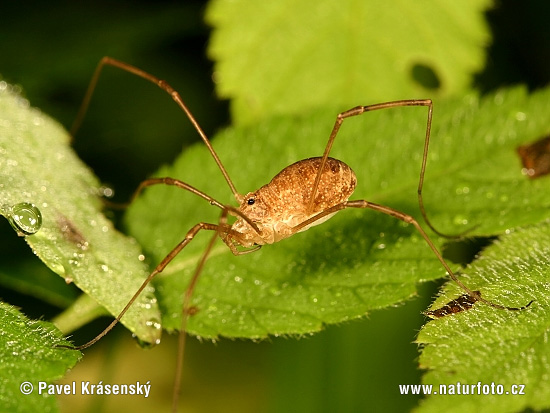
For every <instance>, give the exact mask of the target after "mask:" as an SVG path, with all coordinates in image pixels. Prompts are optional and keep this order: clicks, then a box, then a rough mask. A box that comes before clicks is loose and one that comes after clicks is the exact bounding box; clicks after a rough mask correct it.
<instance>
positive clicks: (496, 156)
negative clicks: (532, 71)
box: [126, 89, 550, 338]
mask: <svg viewBox="0 0 550 413" xmlns="http://www.w3.org/2000/svg"><path fill="white" fill-rule="evenodd" d="M354 103H372V102H354ZM548 111H550V91H549V90H544V91H542V92H540V93H536V94H533V95H530V96H529V95H527V94H526V93H525V91H524V90H523V89H511V90H508V91H502V92H499V93H498V94H496V95H491V96H488V97H486V98H484V99H482V100H480V99H479V98H478V97H476V96H475V95H470V96H468V97H466V98H464V99H461V100H450V101H446V102H437V103H436V105H435V110H434V113H435V115H434V123H433V133H432V151H431V155H430V159H429V162H428V172H427V175H426V186H425V195H426V196H425V201H426V202H425V203H426V207H427V211H428V214H429V216H430V217H431V218H432V221H433V223H434V224H435V225H436V226H437V227H439V228H441V229H442V230H445V231H447V232H451V233H459V232H462V231H464V230H466V229H468V228H471V227H472V226H473V225H477V227H476V228H475V230H474V231H472V232H471V234H472V235H495V234H500V233H503V232H505V231H506V230H507V229H509V228H513V227H515V226H519V225H528V224H533V223H537V222H540V221H541V220H543V219H547V218H549V217H550V208H549V206H550V197H549V196H548V191H547V190H546V186H547V180H545V179H540V180H538V181H532V180H529V179H527V178H526V177H525V176H524V175H522V173H521V165H520V162H519V159H518V158H517V156H516V155H515V147H516V146H517V145H518V144H520V143H524V142H528V141H532V140H535V139H537V138H538V137H540V136H541V135H542V134H544V133H548V131H549V129H550V126H549V125H548V122H547V115H546V114H547V113H548ZM336 113H337V111H336V110H334V109H331V110H325V111H320V112H315V113H311V114H310V115H308V116H303V117H300V118H289V117H281V118H273V119H270V120H266V121H264V122H262V123H260V124H258V125H257V126H254V127H247V128H237V129H228V130H226V131H225V132H224V133H222V134H220V135H219V136H218V137H217V138H216V139H215V147H216V149H217V151H218V153H219V155H220V157H221V158H222V160H223V162H224V163H225V166H226V167H227V169H228V172H229V174H230V175H231V176H232V177H233V179H234V183H235V185H236V187H237V188H238V189H240V190H241V191H242V193H246V192H248V191H253V190H254V189H256V188H258V187H260V186H261V185H262V184H265V183H267V182H268V181H269V180H270V179H271V177H273V176H274V175H275V174H276V173H277V172H279V171H280V170H281V169H282V168H284V167H285V166H287V165H289V164H291V163H292V162H295V161H297V160H299V159H304V158H307V157H311V156H315V155H320V154H322V152H323V149H324V146H325V144H326V139H327V138H328V135H329V133H330V130H331V128H332V126H333V120H334V118H335V114H336ZM426 113H427V109H426V108H398V109H392V110H384V111H377V112H372V113H368V114H365V115H362V116H361V117H358V118H353V119H349V120H346V121H345V122H344V125H343V126H342V129H341V131H340V134H339V136H338V138H337V140H336V142H335V144H334V148H333V152H332V153H331V155H332V156H334V157H336V158H338V159H341V160H344V161H345V162H347V163H348V164H349V165H350V166H351V167H352V168H353V169H354V170H355V172H356V174H357V177H358V186H357V189H356V192H355V195H353V196H352V199H362V198H365V199H368V200H370V201H373V202H377V203H381V204H384V205H388V206H391V207H394V208H396V209H398V210H400V211H404V212H406V213H410V214H412V215H413V216H415V217H417V218H418V219H420V214H419V212H418V206H417V198H416V188H417V185H418V173H419V170H420V162H421V155H422V147H423V139H424V133H425V123H426ZM158 175H159V176H171V177H174V178H179V179H182V180H184V181H186V182H187V183H189V184H191V185H194V186H196V187H197V188H199V189H201V190H202V191H204V192H206V193H208V194H210V195H212V196H213V197H215V198H216V199H218V200H219V201H220V202H223V203H231V202H232V199H231V198H232V197H231V193H230V191H229V189H228V187H227V185H226V184H225V182H224V181H223V178H222V177H221V174H220V173H219V171H218V170H217V167H216V165H215V164H214V162H213V161H212V159H211V158H210V155H209V154H208V152H207V150H206V149H205V148H204V146H202V145H198V146H195V147H192V148H191V149H190V150H188V151H186V152H185V153H183V154H182V155H181V156H180V158H179V159H178V160H177V161H176V163H175V164H174V165H173V166H172V167H169V168H164V169H162V170H161V171H159V173H158ZM219 216H220V211H219V210H217V209H216V208H215V207H213V206H210V205H209V204H208V203H207V202H205V201H204V200H202V199H199V198H198V197H196V196H194V195H192V194H190V193H188V192H185V191H182V190H178V189H176V188H173V187H163V186H156V187H153V188H150V189H148V190H147V191H146V193H145V194H144V195H143V196H142V197H141V198H140V199H139V200H138V201H137V202H136V203H135V204H134V205H132V207H131V208H130V209H129V210H128V213H127V215H126V222H127V224H128V227H129V230H130V232H131V233H132V235H134V236H135V237H136V238H137V239H138V240H139V241H140V243H142V245H144V247H145V248H146V250H147V251H148V252H149V254H150V255H151V257H152V262H153V264H155V263H157V262H159V261H160V260H161V259H162V258H164V256H165V255H166V254H167V253H168V252H169V251H170V250H171V249H172V248H173V247H174V246H175V245H176V244H177V243H178V242H179V241H181V240H182V239H183V237H184V236H185V234H186V233H187V231H188V230H189V229H190V228H191V227H192V226H193V225H194V224H196V223H198V222H200V221H206V222H212V223H217V222H218V219H219ZM211 235H212V234H204V233H202V232H200V233H199V234H198V235H197V236H196V237H195V239H194V240H193V242H191V243H190V244H189V245H188V247H186V249H185V250H184V251H183V252H182V253H181V254H180V255H179V256H178V257H177V258H176V259H175V260H174V261H173V262H172V263H171V264H170V265H169V266H168V267H167V268H166V270H165V271H164V273H163V274H161V275H159V276H158V279H157V283H156V286H157V291H158V294H159V300H160V302H161V305H162V308H164V309H165V313H164V316H163V317H164V318H163V322H164V324H165V327H166V328H168V329H176V328H178V327H179V325H180V321H179V320H180V314H181V302H182V295H183V292H184V290H185V288H186V286H187V283H188V280H189V277H190V275H191V273H192V272H193V270H194V268H195V266H196V265H197V263H198V260H199V258H200V256H201V254H202V251H203V250H204V246H205V243H206V242H207V240H208V239H209V237H210V236H211ZM444 275H445V271H444V270H443V269H442V267H441V265H440V264H439V262H438V261H437V259H436V258H435V256H434V255H433V253H432V252H431V251H430V250H429V248H428V246H427V245H426V243H425V242H424V240H423V239H422V238H421V237H420V235H419V234H417V232H416V230H415V229H414V228H413V227H412V226H407V225H405V224H403V223H401V222H400V221H397V220H396V219H394V218H392V217H389V216H386V215H383V214H380V213H376V212H373V211H363V210H347V211H342V212H340V213H338V214H337V215H336V216H335V217H333V218H332V219H331V220H329V221H327V222H326V223H324V224H323V225H321V226H317V227H313V228H312V229H309V230H308V231H306V232H303V233H299V234H296V235H294V236H293V237H291V238H289V239H287V240H284V241H282V242H279V243H277V244H274V245H267V246H265V247H264V248H262V249H261V250H260V251H258V252H255V253H253V254H247V255H243V256H238V257H234V256H233V255H232V254H231V253H230V252H229V250H228V248H227V247H226V246H225V245H223V244H222V243H221V242H219V243H218V244H217V245H216V247H215V249H214V251H213V253H212V256H211V257H210V259H209V261H208V262H207V264H206V267H205V269H204V272H203V274H202V278H201V279H200V281H199V284H198V286H197V289H196V292H195V295H194V300H193V304H194V305H195V306H197V308H198V309H199V312H198V313H197V314H196V315H194V316H193V317H191V319H190V321H189V325H188V327H189V331H190V332H192V333H193V334H196V335H199V336H203V337H212V338H214V337H217V336H219V335H223V336H229V337H249V338H262V337H266V336H267V335H268V334H272V335H281V334H305V333H311V332H314V331H318V330H320V329H321V328H322V327H323V325H324V324H328V323H338V322H342V321H344V320H348V319H352V318H356V317H361V316H363V315H364V314H365V313H366V312H368V311H370V310H373V309H377V308H382V307H386V306H389V305H394V304H395V303H398V302H401V301H403V300H405V299H407V298H409V297H411V296H412V295H414V294H415V291H416V285H417V283H419V282H425V281H427V280H433V279H436V278H439V277H443V276H444ZM494 298H495V300H498V299H499V298H501V297H499V296H498V295H497V296H496V297H494ZM503 298H504V297H503ZM528 300H529V297H523V295H521V294H517V295H514V297H513V300H510V302H507V304H508V305H522V304H524V303H525V301H528Z"/></svg>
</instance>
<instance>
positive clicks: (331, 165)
mask: <svg viewBox="0 0 550 413" xmlns="http://www.w3.org/2000/svg"><path fill="white" fill-rule="evenodd" d="M105 65H108V66H114V67H117V68H119V69H121V70H124V71H126V72H130V73H132V74H134V75H136V76H139V77H141V78H143V79H145V80H148V81H150V82H152V83H154V84H156V85H157V86H158V87H160V88H161V89H162V90H164V91H165V92H166V93H168V94H169V95H170V96H171V97H172V99H173V100H174V101H175V102H176V103H177V104H178V105H179V107H180V108H181V109H182V110H183V111H184V112H185V114H186V116H187V118H188V119H189V121H190V122H191V124H192V125H193V126H194V128H195V129H196V131H197V132H198V134H199V135H200V137H201V139H202V141H203V142H204V144H205V145H206V147H207V148H208V150H209V152H210V154H211V155H212V158H213V159H214V162H215V163H216V164H217V166H218V168H219V170H220V171H221V173H222V175H223V177H224V179H225V181H226V182H227V185H228V186H229V188H230V189H231V192H232V193H233V196H234V198H235V200H236V202H237V203H238V204H239V207H233V206H229V205H227V204H224V203H221V202H219V201H217V200H216V199H214V198H212V197H211V196H209V195H207V194H205V193H204V192H201V191H200V190H199V189H197V188H194V187H192V186H191V185H189V184H187V183H185V182H183V181H180V180H178V179H173V178H168V177H166V178H151V179H147V180H145V181H144V182H142V183H141V184H140V186H139V187H138V189H137V191H136V192H135V194H134V197H133V198H132V199H134V198H135V197H136V196H137V195H138V194H139V193H140V192H141V191H142V190H143V189H145V188H146V187H149V186H152V185H157V184H163V185H172V186H176V187H178V188H181V189H184V190H186V191H189V192H191V193H193V194H195V195H197V196H199V197H201V198H203V199H204V200H206V201H207V202H209V203H210V205H214V206H216V207H218V208H220V210H221V214H220V218H219V220H218V222H217V223H206V222H199V223H197V224H196V225H194V226H193V227H192V228H191V229H189V231H188V232H187V234H186V235H185V237H184V238H183V240H182V241H181V242H180V243H179V244H178V245H177V246H176V247H175V248H174V249H173V250H172V251H170V252H169V253H168V255H166V257H165V258H164V259H163V260H162V261H161V262H160V264H158V265H157V267H156V268H155V269H154V270H153V272H151V274H150V275H149V276H148V277H147V278H146V279H145V281H144V282H143V284H142V285H141V287H140V288H139V290H138V291H137V292H136V293H135V294H134V296H133V297H132V298H131V299H130V301H129V302H128V304H127V305H126V306H125V307H124V309H123V310H122V311H121V312H120V314H119V315H118V316H117V317H116V318H115V319H114V320H113V321H112V323H111V324H110V325H109V326H108V327H107V328H106V329H105V330H104V331H103V332H101V333H100V334H99V335H98V336H97V337H95V338H94V339H93V340H91V341H89V342H88V343H86V344H83V345H81V346H78V347H75V348H76V349H79V350H82V349H85V348H87V347H89V346H91V345H92V344H94V343H96V342H97V341H98V340H100V339H101V338H102V337H103V336H105V335H106V334H107V333H108V332H109V331H110V330H111V329H112V328H113V327H114V326H115V325H116V324H117V323H118V322H119V321H120V319H121V318H122V316H123V315H124V314H125V313H126V311H127V310H128V308H129V307H130V306H131V305H132V304H133V303H134V301H135V300H136V298H137V297H138V296H139V295H140V294H141V292H142V291H143V290H144V288H145V287H146V286H147V285H148V284H149V282H151V280H152V279H153V278H154V277H155V276H156V275H157V274H158V273H160V272H162V271H163V270H164V269H165V268H166V266H167V265H168V264H169V263H170V262H171V261H172V260H173V259H174V257H176V255H178V254H179V253H180V252H181V251H182V250H183V249H184V248H185V247H186V246H187V244H189V243H190V242H191V241H192V240H193V239H194V237H195V236H196V235H197V234H198V233H199V232H201V231H211V232H213V236H212V237H211V239H210V242H209V243H208V245H207V246H206V248H205V250H204V252H203V254H202V256H201V258H200V260H199V262H198V263H197V267H196V269H195V272H194V273H193V276H192V278H191V281H190V282H189V285H188V287H187V289H186V291H185V296H184V303H183V309H182V325H181V330H180V335H179V351H178V359H177V363H176V377H175V380H174V381H175V383H174V394H173V409H174V411H175V410H176V409H177V405H178V397H179V388H180V381H181V371H182V366H183V354H184V348H185V336H186V335H185V331H186V326H187V320H188V318H189V316H191V315H193V314H195V313H196V312H197V311H199V310H200V309H198V308H196V307H195V306H193V305H192V296H193V291H194V289H195V286H196V285H197V282H198V280H199V277H200V274H201V272H202V269H203V267H204V265H205V263H206V260H207V258H208V256H209V254H210V251H211V249H212V247H213V245H214V242H215V241H216V240H217V238H221V240H222V241H223V242H224V243H225V244H226V245H227V246H228V247H229V249H230V250H231V252H232V253H233V254H234V255H241V254H246V253H251V252H254V251H256V250H258V249H259V248H260V247H261V246H262V245H266V244H272V243H275V242H278V241H281V240H283V239H285V238H288V237H290V236H292V235H294V234H296V233H297V232H301V231H305V230H307V229H309V228H311V227H312V226H315V225H319V224H321V223H322V222H324V221H326V220H328V219H330V218H331V217H332V216H333V215H334V214H335V213H337V212H338V211H341V210H343V209H347V208H360V209H372V210H375V211H379V212H382V213H384V214H386V215H390V216H392V217H394V218H396V219H399V220H401V221H404V222H406V223H409V224H411V225H413V226H414V227H415V229H416V230H417V231H418V232H419V233H420V235H421V236H422V238H423V239H424V240H425V241H426V244H427V246H428V247H429V248H430V249H431V250H432V252H433V253H434V256H435V257H436V258H437V259H438V260H439V262H440V263H441V265H442V266H443V268H444V269H445V270H446V271H447V273H448V274H449V276H450V277H451V279H452V280H453V281H454V282H456V283H457V284H458V285H459V286H460V288H462V290H464V292H465V293H466V294H465V295H464V296H462V297H461V299H460V300H461V302H464V303H468V305H470V306H471V305H473V304H474V303H475V302H477V301H479V302H482V303H485V304H487V305H489V306H491V307H494V308H497V309H501V310H513V311H516V310H523V309H525V308H527V307H528V306H529V305H530V304H531V303H532V302H533V301H531V302H529V303H528V304H527V305H525V306H523V307H507V306H504V305H501V304H496V303H493V302H492V301H489V300H487V299H485V298H483V297H482V296H481V294H480V292H479V291H473V290H471V289H470V288H468V287H467V286H466V285H464V284H463V283H462V281H460V280H459V279H458V278H457V276H456V275H455V274H454V272H453V271H452V270H451V268H450V267H449V266H448V265H447V263H446V261H445V260H444V259H443V257H442V255H441V253H440V252H439V250H438V249H437V248H436V247H435V245H434V243H433V242H432V241H431V239H430V238H429V237H428V235H427V234H426V232H425V231H424V229H423V228H422V227H421V226H420V224H419V223H418V222H417V221H416V220H415V219H414V218H413V217H412V216H410V215H408V214H405V213H403V212H400V211H397V210H395V209H393V208H391V207H388V206H383V205H378V204H375V203H372V202H369V201H366V200H352V201H350V200H349V198H350V196H351V195H352V193H353V191H354V190H355V186H356V183H357V179H356V176H355V173H354V172H353V170H352V169H351V168H350V167H349V166H348V165H346V164H345V163H344V162H342V161H339V160H337V159H334V158H330V157H329V154H330V151H331V148H332V145H333V143H334V140H335V139H336V136H337V134H338V130H339V129H340V126H341V125H342V123H343V122H344V120H345V119H347V118H350V117H354V116H358V115H361V114H363V113H365V112H370V111H374V110H380V109H388V108H396V107H403V106H423V107H425V108H427V109H428V118H427V123H426V135H425V140H424V152H423V157H422V164H421V168H420V177H419V182H418V203H419V206H420V211H421V213H422V217H423V218H424V221H425V222H426V224H427V225H428V226H429V227H430V228H431V229H432V230H434V231H435V232H436V233H438V234H440V233H439V232H438V231H437V230H436V229H435V228H434V227H433V225H432V224H431V223H430V221H429V220H428V217H427V215H426V212H425V209H424V204H423V200H422V187H423V184H424V173H425V170H426V161H427V155H428V147H429V142H430V129H431V123H432V111H433V104H432V101H431V100H430V99H411V100H399V101H393V102H385V103H378V104H374V105H369V106H356V107H354V108H352V109H350V110H347V111H345V112H342V113H340V114H339V115H338V116H337V117H336V122H335V124H334V127H333V129H332V132H331V133H330V135H329V139H328V142H327V145H326V147H325V151H324V153H323V155H322V156H320V157H315V158H309V159H304V160H301V161H298V162H296V163H294V164H292V165H290V166H288V167H286V168H284V169H283V170H282V171H281V172H280V173H279V174H277V175H276V176H275V177H274V178H273V179H272V180H271V181H270V182H269V183H268V184H266V185H264V186H262V187H261V188H259V189H258V190H257V191H254V194H255V197H258V196H261V194H262V193H263V192H264V191H265V192H269V193H270V194H282V193H284V194H285V195H281V196H280V198H277V199H274V200H273V201H272V202H274V203H276V205H275V206H276V207H274V205H264V204H266V202H262V203H261V204H259V205H258V206H257V207H256V208H255V209H254V214H257V216H256V215H254V216H253V215H252V213H251V212H246V213H245V212H244V210H245V207H246V206H247V205H253V204H255V197H249V198H247V199H245V197H244V196H243V195H241V194H240V193H239V192H238V191H237V189H236V188H235V186H234V184H233V182H232V180H231V178H230V177H229V174H228V173H227V171H226V170H225V167H224V166H223V163H222V162H221V160H220V158H219V157H218V155H217V153H216V152H215V150H214V148H213V147H212V145H211V143H210V140H209V139H208V137H207V136H206V134H205V133H204V132H203V130H202V128H201V127H200V125H199V123H198V122H197V121H196V120H195V118H194V116H193V115H192V113H191V111H190V110H189V109H188V108H187V106H186V104H185V103H184V102H183V100H182V98H181V97H180V95H179V93H178V92H177V91H175V90H174V89H173V88H172V87H171V86H170V85H169V84H168V83H166V82H165V81H163V80H160V79H158V78H156V77H155V76H153V75H151V74H149V73H146V72H144V71H143V70H141V69H138V68H137V67H134V66H131V65H129V64H127V63H124V62H121V61H119V60H116V59H113V58H110V57H104V58H103V59H102V60H101V61H100V63H99V65H98V66H97V68H96V71H95V73H94V75H93V77H92V80H91V82H90V85H89V87H88V90H87V92H86V95H85V97H84V100H83V102H82V106H81V107H80V110H79V112H78V115H77V117H76V120H75V123H74V125H73V128H72V130H71V133H72V135H73V136H74V135H75V132H76V131H77V130H78V128H79V126H80V124H81V122H82V119H83V118H84V115H85V113H86V110H87V108H88V105H89V103H90V99H91V97H92V94H93V91H94V89H95V86H96V84H97V81H98V78H99V75H100V73H101V70H102V69H103V67H104V66H105ZM283 190H284V191H283ZM289 193H290V194H292V196H291V197H289V196H288V194H289ZM263 199H273V196H271V197H265V198H263ZM304 200H305V202H304ZM264 208H265V209H264ZM256 209H261V211H256ZM228 215H231V216H233V217H235V218H236V220H235V222H234V223H233V224H228V222H227V217H228ZM440 235H443V236H445V235H444V234H440Z"/></svg>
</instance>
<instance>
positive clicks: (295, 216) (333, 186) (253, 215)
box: [232, 157, 357, 247]
mask: <svg viewBox="0 0 550 413" xmlns="http://www.w3.org/2000/svg"><path fill="white" fill-rule="evenodd" d="M321 159H322V158H320V157H317V158H309V159H304V160H302V161H299V162H296V163H294V164H292V165H290V166H287V167H286V168H285V169H283V170H282V171H281V172H279V173H278V174H277V175H276V176H275V177H274V178H273V179H272V180H271V182H269V183H268V184H267V185H264V186H262V187H261V188H260V189H258V190H257V191H254V192H250V193H248V194H246V196H245V197H244V200H243V202H242V203H241V205H240V206H239V210H240V211H241V212H242V213H243V214H245V215H246V216H247V217H248V218H250V219H251V220H252V221H253V222H254V223H255V224H257V225H258V228H259V229H260V230H261V232H262V233H261V236H260V235H259V234H258V233H257V232H256V231H254V229H252V228H251V227H250V225H249V224H247V223H246V221H244V219H242V218H238V219H237V221H235V223H234V224H233V226H232V229H233V230H234V231H237V232H238V233H239V234H242V237H239V239H238V241H239V243H240V244H242V245H243V246H245V247H250V246H252V245H254V244H256V245H262V244H271V243H274V242H277V241H279V240H281V239H284V238H288V237H290V236H291V235H293V234H295V233H296V232H298V231H296V230H295V229H293V228H294V227H296V226H297V225H299V224H300V223H302V222H304V221H305V220H307V219H309V218H311V217H314V216H315V215H317V214H319V213H320V212H322V211H325V210H326V209H328V208H330V207H332V206H334V205H337V204H340V203H342V202H344V201H347V200H348V198H349V197H350V196H351V194H352V193H353V191H354V190H355V186H356V184H357V178H356V176H355V173H354V172H353V170H352V169H351V168H350V167H349V166H348V165H346V164H345V163H344V162H342V161H339V160H337V159H334V158H327V162H326V164H325V167H324V171H323V173H322V174H321V179H320V181H319V186H318V188H317V191H316V193H315V198H314V201H313V205H312V210H311V211H308V205H309V202H310V198H311V193H312V191H313V185H314V183H315V178H316V176H317V173H318V171H319V168H320V165H321ZM332 215H334V214H331V215H327V216H325V217H323V218H321V219H319V220H318V221H315V222H314V223H312V224H310V225H308V226H307V227H305V228H303V229H301V231H304V230H306V229H308V228H309V227H310V226H313V225H318V224H320V223H322V222H324V221H326V220H327V219H329V218H330V217H331V216H332Z"/></svg>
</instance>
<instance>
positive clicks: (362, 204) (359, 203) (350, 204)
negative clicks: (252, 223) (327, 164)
mask: <svg viewBox="0 0 550 413" xmlns="http://www.w3.org/2000/svg"><path fill="white" fill-rule="evenodd" d="M347 208H361V209H366V208H368V209H373V210H375V211H378V212H382V213H383V214H386V215H390V216H392V217H394V218H397V219H399V220H401V221H403V222H406V223H408V224H412V225H413V226H414V227H415V228H416V230H417V231H418V232H419V233H420V235H422V238H424V240H425V241H426V243H427V244H428V246H429V247H430V249H431V250H432V251H433V253H434V254H435V255H436V257H437V259H438V260H439V262H440V263H441V264H442V265H443V267H444V268H445V270H446V271H447V273H448V274H449V276H450V277H451V279H452V280H453V281H454V282H456V283H457V284H458V285H459V286H460V288H462V289H463V290H464V291H465V292H466V293H467V294H468V295H470V296H471V297H473V298H474V299H475V301H481V302H483V303H485V304H487V305H489V306H491V307H494V308H498V309H501V310H511V311H518V310H524V309H526V308H527V307H529V306H530V305H531V304H532V303H533V300H531V301H530V302H529V303H527V304H526V305H524V306H522V307H507V306H504V305H500V304H496V303H493V302H491V301H489V300H486V299H485V298H483V297H481V295H480V293H479V291H473V290H471V289H470V288H468V287H467V286H466V285H464V284H463V283H462V281H460V280H459V279H458V277H457V276H456V274H455V273H454V272H453V271H452V270H451V268H450V267H449V265H448V264H447V262H446V261H445V259H444V258H443V256H442V255H441V253H440V252H439V251H438V249H437V248H436V247H435V245H434V243H433V242H432V240H431V239H430V238H429V237H428V235H427V234H426V232H425V231H424V229H422V227H421V226H420V224H419V223H418V221H416V219H414V218H413V217H412V216H411V215H408V214H405V213H403V212H400V211H397V210H395V209H393V208H390V207H387V206H383V205H378V204H375V203H373V202H369V201H365V200H362V199H361V200H354V201H346V202H342V203H341V204H337V205H335V206H333V207H331V208H328V209H326V210H324V211H323V212H320V213H319V214H317V215H315V216H313V217H312V218H310V219H308V220H306V221H304V222H302V223H301V224H299V225H297V226H296V227H294V228H293V230H294V231H295V232H298V231H300V230H301V229H302V228H305V227H307V226H308V225H311V224H313V223H315V221H318V220H320V219H323V218H324V217H326V216H327V215H330V214H334V213H335V212H338V211H341V210H342V209H347Z"/></svg>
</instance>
